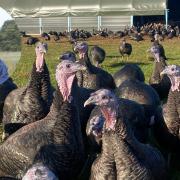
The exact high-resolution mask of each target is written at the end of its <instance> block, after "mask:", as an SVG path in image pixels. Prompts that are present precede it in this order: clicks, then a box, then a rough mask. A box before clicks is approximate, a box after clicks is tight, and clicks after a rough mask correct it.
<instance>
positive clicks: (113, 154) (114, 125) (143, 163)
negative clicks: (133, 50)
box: [85, 89, 167, 180]
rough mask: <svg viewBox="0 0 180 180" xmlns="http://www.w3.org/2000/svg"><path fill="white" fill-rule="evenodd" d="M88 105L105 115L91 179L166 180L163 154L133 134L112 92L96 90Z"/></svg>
mask: <svg viewBox="0 0 180 180" xmlns="http://www.w3.org/2000/svg"><path fill="white" fill-rule="evenodd" d="M88 104H95V105H98V106H99V107H100V110H101V112H102V114H103V116H104V118H105V123H104V127H103V137H102V144H103V145H102V148H103V149H102V152H101V154H100V155H99V156H98V158H97V159H96V160H95V162H94V163H93V165H92V169H91V178H90V179H91V180H99V179H101V180H103V179H104V180H105V179H166V177H167V176H166V163H165V160H164V158H163V156H162V155H161V153H160V152H159V151H158V150H157V149H156V148H153V147H151V146H150V145H145V144H142V143H140V142H139V141H138V140H137V139H136V138H135V137H134V134H133V131H132V129H131V128H130V125H129V122H128V121H127V119H126V118H124V117H122V116H121V114H120V113H119V108H121V107H120V106H119V104H118V99H117V97H116V96H115V94H114V93H112V92H111V91H109V90H106V89H101V90H98V91H96V92H95V93H94V94H92V95H91V97H90V98H89V99H88V100H87V101H86V102H85V105H88ZM110 177H111V178H110Z"/></svg>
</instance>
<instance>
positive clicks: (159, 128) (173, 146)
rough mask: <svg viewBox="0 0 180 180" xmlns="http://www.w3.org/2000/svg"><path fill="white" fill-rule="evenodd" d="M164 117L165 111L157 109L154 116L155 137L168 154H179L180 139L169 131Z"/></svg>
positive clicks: (153, 128)
mask: <svg viewBox="0 0 180 180" xmlns="http://www.w3.org/2000/svg"><path fill="white" fill-rule="evenodd" d="M164 115H165V112H163V109H162V108H161V107H159V108H157V110H156V113H155V116H154V122H155V123H154V125H153V126H152V132H153V135H154V137H155V139H156V142H158V144H159V145H160V147H161V148H163V149H164V150H166V151H167V152H171V153H177V154H179V152H180V139H179V137H178V136H174V135H173V134H172V133H171V132H170V131H169V129H168V127H167V125H166V122H165V120H164V117H163V116H164Z"/></svg>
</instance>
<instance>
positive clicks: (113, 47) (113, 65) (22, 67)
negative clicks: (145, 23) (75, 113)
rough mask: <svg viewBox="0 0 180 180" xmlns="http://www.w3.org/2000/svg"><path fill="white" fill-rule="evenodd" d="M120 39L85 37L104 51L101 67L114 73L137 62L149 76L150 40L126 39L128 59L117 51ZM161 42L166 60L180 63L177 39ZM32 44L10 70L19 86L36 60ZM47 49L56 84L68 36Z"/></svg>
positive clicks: (179, 44)
mask: <svg viewBox="0 0 180 180" xmlns="http://www.w3.org/2000/svg"><path fill="white" fill-rule="evenodd" d="M119 41H120V40H119V39H99V40H93V39H92V40H88V44H89V45H90V47H91V45H99V46H101V47H102V48H104V49H105V51H106V55H107V57H106V59H105V61H104V63H103V65H102V67H103V68H104V69H105V70H107V71H108V72H110V73H111V74H113V73H115V72H116V71H117V70H119V69H120V68H121V66H123V65H124V64H125V63H137V64H138V65H139V66H140V67H141V68H142V70H143V72H144V74H145V78H146V82H148V79H149V77H150V74H151V72H152V62H151V61H148V60H147V53H146V50H147V49H148V48H149V47H150V45H151V43H150V41H149V39H146V40H145V41H143V42H139V43H137V42H134V41H130V40H128V42H130V43H131V44H132V46H133V52H132V55H131V56H130V58H129V60H128V61H127V60H126V58H124V60H121V57H120V55H119V51H118V45H119ZM162 44H163V46H164V48H165V51H166V55H167V57H168V58H169V60H168V63H169V64H179V65H180V49H179V47H180V40H179V39H174V40H165V41H164V42H163V43H162ZM34 48H35V47H34V46H27V45H23V46H22V53H21V58H20V61H19V62H18V64H17V66H16V70H15V72H14V73H13V74H12V77H13V79H14V81H15V83H17V85H18V86H24V85H25V84H26V83H27V81H28V78H29V74H30V71H31V68H32V64H33V62H34V60H35V51H34ZM48 49H49V50H48V53H47V55H46V62H47V64H48V68H49V70H50V75H51V81H52V83H53V85H55V78H54V77H55V74H54V73H55V68H56V65H57V64H58V62H59V60H58V57H59V55H60V54H61V53H63V52H64V51H67V50H72V45H71V44H69V43H68V42H67V39H63V40H62V42H60V43H54V42H48Z"/></svg>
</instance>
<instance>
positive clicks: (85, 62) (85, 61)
mask: <svg viewBox="0 0 180 180" xmlns="http://www.w3.org/2000/svg"><path fill="white" fill-rule="evenodd" d="M80 62H81V64H83V65H85V66H86V67H87V70H89V71H91V70H92V67H93V65H92V64H91V61H90V59H89V56H88V51H87V52H86V53H85V55H84V58H83V59H80Z"/></svg>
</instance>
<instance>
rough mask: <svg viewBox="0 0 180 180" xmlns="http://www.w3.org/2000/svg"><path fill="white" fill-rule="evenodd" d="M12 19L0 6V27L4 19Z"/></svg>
mask: <svg viewBox="0 0 180 180" xmlns="http://www.w3.org/2000/svg"><path fill="white" fill-rule="evenodd" d="M10 19H12V18H11V16H10V15H9V14H8V13H7V12H6V11H5V10H4V9H2V8H1V7H0V28H1V27H2V25H3V24H4V21H6V20H10Z"/></svg>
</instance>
